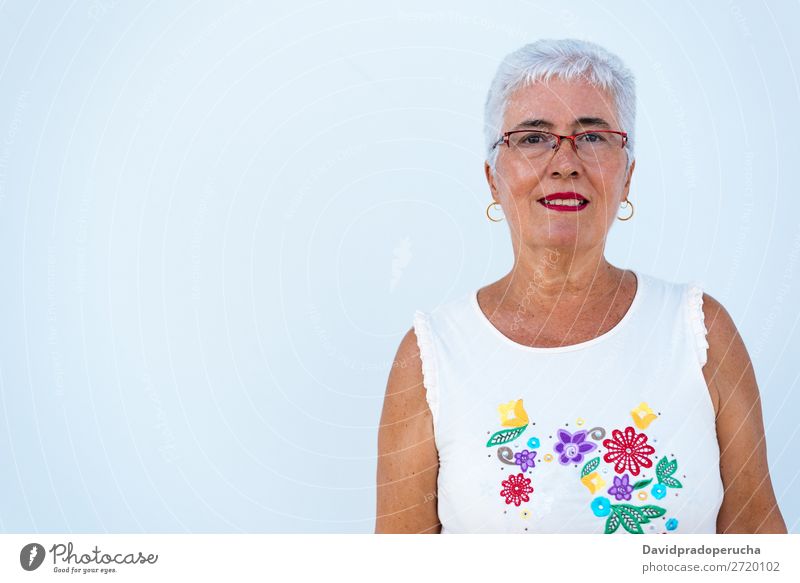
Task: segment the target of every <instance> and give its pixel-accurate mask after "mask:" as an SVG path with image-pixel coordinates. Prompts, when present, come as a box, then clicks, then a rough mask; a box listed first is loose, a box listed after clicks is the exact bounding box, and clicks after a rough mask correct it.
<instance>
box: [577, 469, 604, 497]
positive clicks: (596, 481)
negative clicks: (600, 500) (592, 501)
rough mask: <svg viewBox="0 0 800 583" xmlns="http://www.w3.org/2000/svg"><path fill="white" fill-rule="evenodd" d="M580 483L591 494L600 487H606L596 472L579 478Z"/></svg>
mask: <svg viewBox="0 0 800 583" xmlns="http://www.w3.org/2000/svg"><path fill="white" fill-rule="evenodd" d="M581 483H582V484H583V485H584V486H586V487H587V488H589V492H591V493H592V494H594V493H595V492H597V491H598V490H600V489H602V487H603V486H605V485H606V482H605V480H603V478H602V477H601V476H600V474H598V473H597V472H592V473H591V474H586V475H585V476H584V477H582V478H581Z"/></svg>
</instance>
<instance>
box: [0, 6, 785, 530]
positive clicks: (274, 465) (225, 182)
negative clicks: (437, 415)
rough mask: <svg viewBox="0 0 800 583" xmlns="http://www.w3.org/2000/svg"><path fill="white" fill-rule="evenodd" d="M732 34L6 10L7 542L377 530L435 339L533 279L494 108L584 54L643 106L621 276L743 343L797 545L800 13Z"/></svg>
mask: <svg viewBox="0 0 800 583" xmlns="http://www.w3.org/2000/svg"><path fill="white" fill-rule="evenodd" d="M490 4H491V5H490ZM703 4H704V5H703V6H696V5H695V4H694V3H691V2H688V1H682V2H670V3H667V2H641V1H638V0H637V1H635V2H634V1H629V2H614V3H607V2H570V3H569V4H568V5H565V6H563V7H562V6H560V5H557V4H556V3H553V2H545V1H535V2H534V1H530V2H520V1H516V2H514V1H512V2H504V3H503V5H502V7H498V6H497V5H498V3H488V2H463V1H458V2H456V1H451V2H439V3H436V4H435V8H432V7H431V3H430V2H421V1H408V0H403V1H402V2H369V1H366V0H363V1H358V2H341V3H334V2H315V3H312V2H303V3H301V2H280V3H260V2H241V1H240V2H237V1H230V2H224V3H223V2H218V3H213V2H194V3H190V2H180V3H178V2H162V3H155V2H150V3H147V4H145V3H143V2H115V1H113V0H94V1H90V2H73V3H71V4H68V3H66V2H55V1H50V2H36V3H35V2H28V1H12V2H6V3H4V4H2V6H0V221H2V223H1V224H0V249H2V251H1V252H0V274H2V287H0V294H1V295H0V322H2V328H3V332H2V335H0V339H1V341H2V346H1V347H0V468H2V472H0V501H1V502H0V530H2V531H6V532H17V531H28V532H33V531H73V532H90V531H91V532H94V531H100V532H102V531H110V532H139V531H148V532H184V531H193V532H238V531H244V532H371V531H372V529H373V525H374V522H373V521H374V510H375V488H374V480H375V465H376V450H377V443H376V439H377V437H376V436H377V423H378V420H379V416H380V409H381V405H382V399H383V392H384V390H385V385H386V379H387V376H388V372H389V368H390V364H391V361H392V359H393V356H394V353H395V350H396V348H397V344H398V343H399V341H400V339H401V338H402V336H403V334H404V333H405V332H406V331H407V330H408V329H409V327H410V326H411V317H412V314H413V310H414V309H416V308H419V309H425V310H429V309H432V308H434V307H435V306H436V305H438V304H440V303H442V302H445V301H448V300H450V299H453V298H454V297H456V296H458V295H460V294H462V293H464V292H466V291H467V290H471V289H475V288H477V287H480V286H482V285H485V284H486V283H489V282H491V281H494V280H495V279H496V278H497V277H499V276H501V275H502V274H504V273H505V272H506V271H507V270H508V269H509V267H510V265H511V259H512V252H511V248H510V244H509V238H508V232H507V227H506V226H505V225H504V224H502V223H501V224H497V225H495V224H492V223H489V222H488V221H487V220H486V218H485V216H484V209H485V207H486V205H487V204H488V202H489V199H490V197H489V192H488V188H487V187H486V185H485V181H484V177H483V167H482V163H483V142H482V107H483V102H484V99H485V94H486V89H487V87H488V83H489V81H490V79H491V77H492V75H493V73H494V71H495V68H496V67H497V64H498V62H499V60H500V59H501V58H502V57H503V56H504V55H505V54H506V53H508V52H509V51H511V50H513V49H515V48H517V47H518V46H520V45H522V44H524V43H526V42H530V41H532V40H535V39H537V38H540V37H543V36H544V37H564V36H574V37H578V38H586V39H589V40H593V41H595V42H599V43H600V44H602V45H604V46H606V47H607V48H609V49H610V50H612V51H614V52H617V53H618V54H619V55H620V56H621V57H622V58H623V60H625V62H626V63H627V64H628V65H629V66H630V67H631V68H632V69H633V71H634V72H635V74H636V76H637V79H638V91H639V116H638V151H637V167H636V173H635V175H634V182H633V187H632V191H631V199H632V200H633V201H634V203H635V204H636V216H635V218H634V219H633V220H632V221H630V222H628V223H617V224H616V225H615V226H614V228H613V230H612V234H611V236H610V241H609V246H608V249H607V256H608V258H609V260H610V261H611V262H612V263H614V264H616V265H619V266H632V267H635V268H637V269H640V270H642V271H645V272H648V273H651V274H653V275H656V276H658V277H662V278H665V279H671V280H673V281H687V280H696V281H699V282H701V283H702V284H703V286H704V288H705V290H706V291H707V292H708V293H710V294H711V295H713V296H714V297H716V298H717V299H718V300H719V301H721V302H722V303H723V305H725V306H726V307H727V309H728V310H729V312H730V313H731V314H732V315H733V317H734V319H735V321H736V323H737V325H738V326H739V329H740V331H741V333H742V335H743V337H744V339H745V342H746V344H747V346H748V349H749V351H750V354H751V356H752V359H753V362H754V365H755V369H756V371H757V377H758V381H759V385H760V388H761V392H762V398H763V407H764V422H765V425H766V428H767V437H768V445H769V461H770V467H771V471H772V477H773V483H774V486H775V491H776V494H777V496H778V499H779V501H780V503H781V507H782V510H783V514H784V516H785V518H786V522H787V524H788V525H789V527H790V530H791V531H794V532H798V531H800V527H799V524H800V501H799V498H800V497H798V492H799V491H800V484H798V471H799V469H798V468H800V466H798V464H797V461H796V457H797V443H798V434H797V432H798V429H797V428H798V421H797V414H798V413H797V412H798V410H799V408H800V393H799V392H798V364H797V363H798V360H797V355H798V354H800V331H798V308H797V304H798V300H800V278H799V277H798V275H800V267H798V258H800V219H798V214H797V211H798V209H797V204H798V192H797V191H798V188H797V181H796V177H795V175H794V174H793V173H794V172H795V171H796V170H797V169H798V160H799V159H800V140H798V136H799V135H800V116H798V104H799V102H800V80H799V76H798V71H797V69H798V67H800V63H799V62H798V56H800V42H799V41H798V36H797V34H796V30H795V28H796V26H795V25H796V23H797V22H800V6H798V4H797V3H796V2H781V3H767V2H763V1H762V2H747V3H745V2H740V3H733V2H724V1H723V2H715V3H713V6H710V5H705V4H712V3H703ZM792 355H794V356H792Z"/></svg>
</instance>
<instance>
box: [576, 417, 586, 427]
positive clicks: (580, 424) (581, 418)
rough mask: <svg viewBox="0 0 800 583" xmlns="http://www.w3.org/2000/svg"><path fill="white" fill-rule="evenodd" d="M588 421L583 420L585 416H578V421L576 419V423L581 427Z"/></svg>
mask: <svg viewBox="0 0 800 583" xmlns="http://www.w3.org/2000/svg"><path fill="white" fill-rule="evenodd" d="M584 423H586V421H584V420H583V417H578V419H577V421H575V425H577V426H578V427H581V426H582V425H583V424H584Z"/></svg>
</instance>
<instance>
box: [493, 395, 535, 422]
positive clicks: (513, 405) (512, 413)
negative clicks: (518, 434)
mask: <svg viewBox="0 0 800 583" xmlns="http://www.w3.org/2000/svg"><path fill="white" fill-rule="evenodd" d="M497 410H498V411H500V425H502V426H503V427H523V426H525V425H527V424H528V414H527V413H526V412H525V408H524V407H523V406H522V399H517V400H516V401H509V402H508V403H505V404H502V405H498V407H497Z"/></svg>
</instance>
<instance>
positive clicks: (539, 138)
mask: <svg viewBox="0 0 800 583" xmlns="http://www.w3.org/2000/svg"><path fill="white" fill-rule="evenodd" d="M547 138H548V135H547V134H546V133H543V132H527V133H524V134H520V135H519V141H518V142H517V144H519V145H520V146H539V145H541V144H544V143H546V142H547V141H548V140H547Z"/></svg>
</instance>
